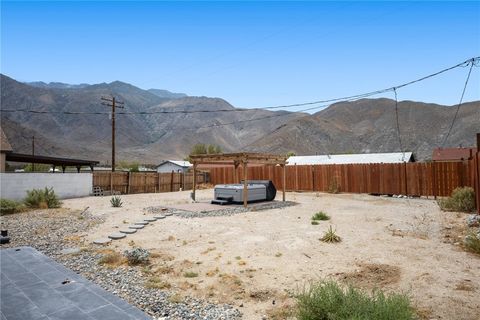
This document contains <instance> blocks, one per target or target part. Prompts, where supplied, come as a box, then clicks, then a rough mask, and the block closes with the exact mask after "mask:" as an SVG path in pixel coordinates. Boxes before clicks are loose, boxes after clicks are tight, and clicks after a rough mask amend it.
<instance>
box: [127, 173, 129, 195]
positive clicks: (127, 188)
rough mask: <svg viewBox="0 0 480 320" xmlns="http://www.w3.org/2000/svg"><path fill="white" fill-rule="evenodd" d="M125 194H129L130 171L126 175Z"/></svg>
mask: <svg viewBox="0 0 480 320" xmlns="http://www.w3.org/2000/svg"><path fill="white" fill-rule="evenodd" d="M127 194H130V171H128V174H127Z"/></svg>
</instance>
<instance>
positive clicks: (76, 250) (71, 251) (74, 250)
mask: <svg viewBox="0 0 480 320" xmlns="http://www.w3.org/2000/svg"><path fill="white" fill-rule="evenodd" d="M79 252H80V248H65V249H62V250H61V251H60V253H61V254H76V253H79Z"/></svg>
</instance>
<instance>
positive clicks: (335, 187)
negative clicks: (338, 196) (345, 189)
mask: <svg viewBox="0 0 480 320" xmlns="http://www.w3.org/2000/svg"><path fill="white" fill-rule="evenodd" d="M327 192H328V193H340V185H339V184H338V182H337V180H335V179H333V180H332V181H330V183H329V184H328V188H327Z"/></svg>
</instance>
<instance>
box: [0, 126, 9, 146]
mask: <svg viewBox="0 0 480 320" xmlns="http://www.w3.org/2000/svg"><path fill="white" fill-rule="evenodd" d="M0 140H1V141H0V151H1V152H12V146H11V145H10V142H8V138H7V136H6V135H5V132H3V129H2V128H1V127H0Z"/></svg>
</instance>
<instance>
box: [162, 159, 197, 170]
mask: <svg viewBox="0 0 480 320" xmlns="http://www.w3.org/2000/svg"><path fill="white" fill-rule="evenodd" d="M167 162H170V163H173V164H176V165H177V166H179V167H184V168H188V167H191V166H192V164H191V163H190V162H188V161H182V160H165V161H163V162H162V163H160V164H159V165H158V166H161V165H163V164H165V163H167Z"/></svg>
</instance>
